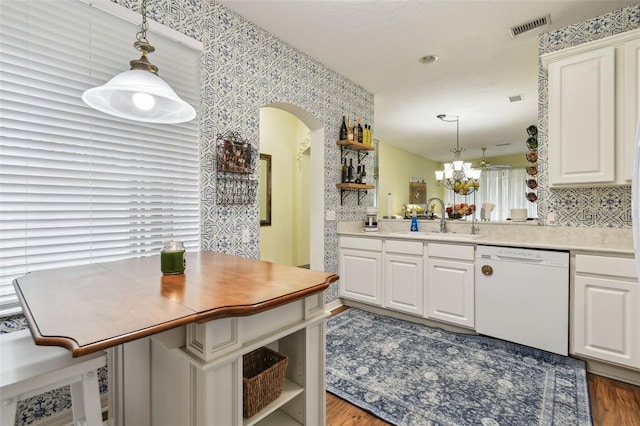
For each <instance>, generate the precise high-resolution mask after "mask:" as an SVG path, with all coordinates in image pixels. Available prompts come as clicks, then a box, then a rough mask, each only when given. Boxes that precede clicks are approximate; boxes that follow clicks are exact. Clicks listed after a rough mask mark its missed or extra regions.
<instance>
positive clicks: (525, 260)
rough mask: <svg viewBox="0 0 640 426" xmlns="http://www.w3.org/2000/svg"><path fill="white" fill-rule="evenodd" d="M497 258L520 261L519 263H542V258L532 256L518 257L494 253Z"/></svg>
mask: <svg viewBox="0 0 640 426" xmlns="http://www.w3.org/2000/svg"><path fill="white" fill-rule="evenodd" d="M495 257H496V258H497V259H499V260H506V261H509V262H520V263H532V264H533V263H544V260H543V259H539V258H532V257H518V256H505V255H500V254H498V255H496V256H495Z"/></svg>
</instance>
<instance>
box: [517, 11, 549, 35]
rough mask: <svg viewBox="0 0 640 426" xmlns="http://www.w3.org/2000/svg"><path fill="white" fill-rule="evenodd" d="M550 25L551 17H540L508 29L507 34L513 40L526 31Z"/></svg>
mask: <svg viewBox="0 0 640 426" xmlns="http://www.w3.org/2000/svg"><path fill="white" fill-rule="evenodd" d="M550 23H551V15H547V16H542V17H540V18H536V19H532V20H530V21H528V22H525V23H524V24H520V25H516V26H514V27H511V28H509V33H510V34H511V37H512V38H513V37H516V36H518V35H520V34H522V33H525V32H527V31H531V30H534V29H536V28H540V27H544V26H545V25H549V24H550Z"/></svg>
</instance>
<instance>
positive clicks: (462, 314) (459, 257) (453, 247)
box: [424, 243, 475, 328]
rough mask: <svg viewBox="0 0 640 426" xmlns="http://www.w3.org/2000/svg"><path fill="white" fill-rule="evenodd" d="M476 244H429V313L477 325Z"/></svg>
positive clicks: (428, 316)
mask: <svg viewBox="0 0 640 426" xmlns="http://www.w3.org/2000/svg"><path fill="white" fill-rule="evenodd" d="M474 250H475V247H474V246H470V245H461V244H441V243H429V244H428V245H427V252H428V257H427V258H426V259H427V260H426V291H425V296H424V299H425V302H424V304H425V308H426V312H425V316H426V317H427V318H431V319H435V320H440V321H445V322H448V323H451V324H456V325H460V326H463V327H470V328H473V327H474V325H475V291H474V285H475V280H474V263H473V262H474Z"/></svg>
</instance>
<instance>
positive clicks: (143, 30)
mask: <svg viewBox="0 0 640 426" xmlns="http://www.w3.org/2000/svg"><path fill="white" fill-rule="evenodd" d="M140 13H141V14H142V25H140V31H139V32H138V34H136V39H137V40H138V41H140V42H143V43H147V44H148V43H149V40H147V30H148V29H149V23H148V22H147V0H142V5H141V6H140Z"/></svg>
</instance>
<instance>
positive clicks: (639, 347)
mask: <svg viewBox="0 0 640 426" xmlns="http://www.w3.org/2000/svg"><path fill="white" fill-rule="evenodd" d="M575 266H576V272H575V279H574V297H573V327H572V352H573V353H575V354H579V355H585V356H588V357H590V358H594V359H598V360H602V361H609V362H613V363H616V364H620V365H623V366H627V367H634V368H640V284H639V283H638V278H637V273H636V270H635V268H636V266H635V260H634V259H632V258H623V257H612V256H593V255H581V254H577V255H576V257H575Z"/></svg>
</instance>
